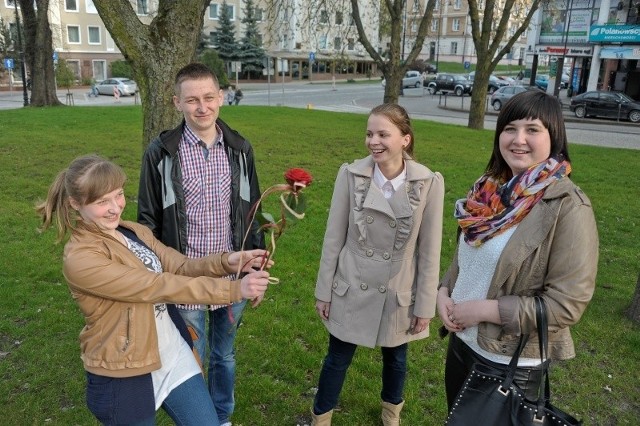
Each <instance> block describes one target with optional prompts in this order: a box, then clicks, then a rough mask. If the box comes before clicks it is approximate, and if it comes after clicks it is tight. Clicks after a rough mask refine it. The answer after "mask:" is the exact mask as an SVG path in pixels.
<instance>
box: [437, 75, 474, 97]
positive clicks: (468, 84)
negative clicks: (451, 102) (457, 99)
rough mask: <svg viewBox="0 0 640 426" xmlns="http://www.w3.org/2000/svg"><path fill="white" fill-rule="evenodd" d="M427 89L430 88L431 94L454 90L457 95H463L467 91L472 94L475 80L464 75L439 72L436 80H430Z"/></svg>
mask: <svg viewBox="0 0 640 426" xmlns="http://www.w3.org/2000/svg"><path fill="white" fill-rule="evenodd" d="M427 90H429V93H431V94H433V93H438V92H440V93H449V92H453V93H455V95H456V96H462V95H464V94H465V93H466V94H471V92H472V91H473V81H471V80H469V79H468V78H467V77H466V76H464V75H457V74H438V75H437V76H436V79H435V80H433V81H430V82H429V85H428V86H427Z"/></svg>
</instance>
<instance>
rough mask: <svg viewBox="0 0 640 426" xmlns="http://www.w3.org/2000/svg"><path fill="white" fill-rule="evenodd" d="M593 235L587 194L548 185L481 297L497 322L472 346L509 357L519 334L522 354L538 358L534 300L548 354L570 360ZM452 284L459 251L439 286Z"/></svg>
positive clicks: (484, 326)
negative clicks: (493, 305) (543, 310)
mask: <svg viewBox="0 0 640 426" xmlns="http://www.w3.org/2000/svg"><path fill="white" fill-rule="evenodd" d="M598 243H599V242H598V230H597V228H596V222H595V218H594V215H593V210H592V208H591V202H590V201H589V199H588V198H587V196H586V195H585V194H584V193H583V192H582V191H581V190H580V188H578V187H577V186H576V185H575V184H574V183H573V182H571V180H570V179H569V178H563V179H561V180H559V181H558V182H556V183H555V184H553V185H551V186H549V187H548V188H547V189H546V191H545V194H544V196H543V197H542V199H541V200H540V201H538V203H537V204H536V205H535V206H534V207H533V208H532V209H531V211H530V212H529V214H528V215H527V217H526V218H524V220H523V221H522V222H521V223H520V224H519V225H518V228H517V229H516V231H515V232H514V234H513V235H512V236H511V238H510V239H509V242H508V243H507V245H506V246H505V248H504V250H503V252H502V255H501V257H500V259H499V260H498V264H497V265H496V270H495V272H494V275H493V279H492V281H491V285H490V287H489V291H488V294H487V299H497V300H498V309H499V311H500V318H501V320H502V324H500V325H498V324H491V323H486V322H483V323H480V324H479V327H478V344H479V345H480V347H481V348H483V349H485V350H487V351H490V352H494V353H497V354H501V355H509V356H510V355H512V354H513V352H514V351H515V348H516V347H517V345H518V340H519V335H520V334H527V333H529V334H530V335H531V336H530V338H529V343H528V344H527V346H526V347H525V350H524V352H523V354H522V356H524V357H528V358H537V357H539V356H540V352H539V350H538V337H537V333H536V331H535V330H536V315H535V305H534V300H533V296H535V295H541V296H542V297H543V298H544V301H545V302H546V307H547V317H548V323H549V356H550V357H551V359H558V360H561V359H568V358H573V357H574V356H575V348H574V344H573V339H572V338H571V333H570V331H569V327H570V326H572V325H574V324H576V323H577V322H578V321H579V320H580V317H581V316H582V314H583V312H584V310H585V309H586V307H587V304H588V303H589V301H590V300H591V297H592V295H593V291H594V289H595V281H596V272H597V268H598ZM457 278H458V251H457V249H456V252H455V254H454V257H453V262H452V263H451V266H450V267H449V270H448V271H447V273H446V275H445V276H444V278H443V279H442V281H441V283H440V286H441V287H446V288H448V289H449V294H451V292H452V291H453V288H454V286H455V283H456V280H457Z"/></svg>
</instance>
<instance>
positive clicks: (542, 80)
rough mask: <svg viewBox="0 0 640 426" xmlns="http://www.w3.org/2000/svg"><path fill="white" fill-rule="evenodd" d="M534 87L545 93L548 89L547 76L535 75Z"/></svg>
mask: <svg viewBox="0 0 640 426" xmlns="http://www.w3.org/2000/svg"><path fill="white" fill-rule="evenodd" d="M534 84H535V86H536V87H537V88H538V89H541V90H544V91H545V92H546V91H547V87H549V76H548V75H547V74H538V75H536V80H535V83H534Z"/></svg>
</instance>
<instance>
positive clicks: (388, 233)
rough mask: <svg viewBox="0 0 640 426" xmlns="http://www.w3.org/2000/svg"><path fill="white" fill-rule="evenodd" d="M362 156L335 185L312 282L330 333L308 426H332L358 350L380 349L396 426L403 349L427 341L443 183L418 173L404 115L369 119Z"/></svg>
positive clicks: (393, 110)
mask: <svg viewBox="0 0 640 426" xmlns="http://www.w3.org/2000/svg"><path fill="white" fill-rule="evenodd" d="M365 146H366V147H367V149H368V150H369V153H370V155H369V156H368V157H367V158H364V159H361V160H357V161H355V162H354V163H352V164H350V165H346V164H345V165H343V166H342V167H341V168H340V171H339V172H338V177H337V179H336V183H335V187H334V193H333V199H332V201H331V210H330V212H329V219H328V223H327V230H326V233H325V238H324V245H323V249H322V259H321V261H320V270H319V272H318V280H317V283H316V291H315V296H316V299H317V301H316V310H317V312H318V315H319V316H320V318H321V319H322V320H323V322H324V324H325V326H326V327H327V329H328V330H329V333H330V336H329V350H328V354H327V356H326V358H325V360H324V364H323V367H322V371H321V373H320V381H319V385H318V392H317V394H316V397H315V401H314V406H313V411H312V414H313V422H312V424H315V425H321V424H325V425H326V424H330V422H331V415H332V412H333V408H334V407H335V405H336V404H337V401H338V397H339V394H340V390H341V389H342V385H343V383H344V379H345V375H346V371H347V369H348V367H349V365H350V364H351V359H352V357H353V354H354V353H355V350H356V348H357V346H358V345H361V346H366V347H371V348H373V347H375V346H380V347H381V350H382V358H383V368H382V393H381V397H382V419H383V423H384V424H385V425H396V424H399V420H400V410H401V409H402V406H403V404H404V400H403V399H402V393H403V389H404V380H405V375H406V353H407V342H410V341H412V340H417V339H422V338H425V337H427V336H428V335H429V328H428V326H429V321H430V320H431V318H432V317H433V316H434V315H435V308H436V292H437V284H438V273H439V268H440V245H441V236H442V208H443V198H444V181H443V178H442V176H441V175H440V174H439V173H436V172H432V171H431V170H429V169H428V168H426V167H425V166H423V165H421V164H418V163H417V162H416V161H414V160H413V159H412V157H411V155H412V153H413V131H412V129H411V124H410V120H409V117H408V115H407V113H406V111H405V110H404V109H403V108H402V107H400V106H398V105H394V104H383V105H380V106H378V107H376V108H374V109H373V110H372V111H371V115H370V116H369V119H368V122H367V134H366V138H365Z"/></svg>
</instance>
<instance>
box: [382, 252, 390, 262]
mask: <svg viewBox="0 0 640 426" xmlns="http://www.w3.org/2000/svg"><path fill="white" fill-rule="evenodd" d="M390 257H391V255H389V253H387V252H384V254H383V255H382V258H383V259H384V260H389V258H390Z"/></svg>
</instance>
